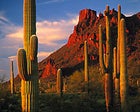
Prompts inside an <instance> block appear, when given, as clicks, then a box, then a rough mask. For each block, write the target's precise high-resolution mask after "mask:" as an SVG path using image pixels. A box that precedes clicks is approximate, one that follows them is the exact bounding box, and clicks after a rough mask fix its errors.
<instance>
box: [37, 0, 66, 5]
mask: <svg viewBox="0 0 140 112" xmlns="http://www.w3.org/2000/svg"><path fill="white" fill-rule="evenodd" d="M63 1H64V0H47V1H45V2H40V3H38V5H45V4H51V3H57V2H63Z"/></svg>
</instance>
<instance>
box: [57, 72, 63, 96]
mask: <svg viewBox="0 0 140 112" xmlns="http://www.w3.org/2000/svg"><path fill="white" fill-rule="evenodd" d="M57 94H58V95H60V96H62V94H63V80H62V70H61V69H58V70H57Z"/></svg>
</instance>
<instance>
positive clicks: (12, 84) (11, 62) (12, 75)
mask: <svg viewBox="0 0 140 112" xmlns="http://www.w3.org/2000/svg"><path fill="white" fill-rule="evenodd" d="M10 83H11V94H14V66H13V60H11V61H10Z"/></svg>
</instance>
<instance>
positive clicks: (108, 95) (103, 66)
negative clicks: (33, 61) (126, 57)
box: [99, 6, 113, 112]
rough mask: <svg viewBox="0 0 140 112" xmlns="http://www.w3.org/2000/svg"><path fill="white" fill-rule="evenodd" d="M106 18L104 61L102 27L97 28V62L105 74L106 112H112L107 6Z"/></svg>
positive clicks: (110, 47)
mask: <svg viewBox="0 0 140 112" xmlns="http://www.w3.org/2000/svg"><path fill="white" fill-rule="evenodd" d="M104 14H105V18H106V52H105V58H106V59H105V60H104V53H103V40H102V39H103V37H102V27H101V25H100V26H99V61H100V67H101V70H102V73H103V74H105V100H106V109H107V112H110V111H111V110H112V106H113V78H112V68H113V63H112V58H113V49H112V42H111V38H110V23H109V6H106V10H105V12H104Z"/></svg>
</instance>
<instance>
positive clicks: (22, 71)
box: [17, 49, 29, 80]
mask: <svg viewBox="0 0 140 112" xmlns="http://www.w3.org/2000/svg"><path fill="white" fill-rule="evenodd" d="M17 57H18V71H19V76H20V78H21V79H22V80H29V76H28V75H27V74H28V73H27V61H26V52H25V50H24V49H18V53H17Z"/></svg>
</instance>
